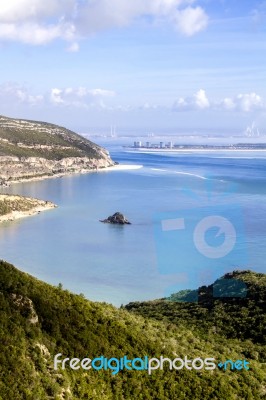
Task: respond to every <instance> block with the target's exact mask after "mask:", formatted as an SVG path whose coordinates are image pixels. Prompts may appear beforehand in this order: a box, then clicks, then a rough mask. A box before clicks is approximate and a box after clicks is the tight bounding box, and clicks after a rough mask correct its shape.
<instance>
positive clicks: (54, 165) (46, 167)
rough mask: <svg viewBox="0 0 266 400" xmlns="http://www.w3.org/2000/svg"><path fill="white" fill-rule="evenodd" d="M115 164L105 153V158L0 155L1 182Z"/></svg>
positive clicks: (94, 168) (95, 168)
mask: <svg viewBox="0 0 266 400" xmlns="http://www.w3.org/2000/svg"><path fill="white" fill-rule="evenodd" d="M112 165H114V163H113V161H112V160H111V159H110V157H108V156H107V155H105V157H103V158H99V159H98V158H97V159H96V158H89V157H66V158H62V159H61V160H48V159H45V158H41V157H28V158H27V157H21V158H18V157H6V156H3V157H0V183H1V181H2V183H7V182H8V181H16V180H20V179H31V178H38V177H42V176H43V177H45V176H53V175H57V174H62V175H64V174H68V173H79V172H86V171H89V170H97V169H99V168H106V167H110V166H112Z"/></svg>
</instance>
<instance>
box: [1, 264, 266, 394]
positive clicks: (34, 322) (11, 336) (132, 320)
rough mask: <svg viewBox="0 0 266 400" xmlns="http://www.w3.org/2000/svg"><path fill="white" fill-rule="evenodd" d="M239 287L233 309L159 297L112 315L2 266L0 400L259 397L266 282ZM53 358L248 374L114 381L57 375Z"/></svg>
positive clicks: (251, 278) (141, 375) (175, 374)
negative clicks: (181, 362) (244, 363)
mask: <svg viewBox="0 0 266 400" xmlns="http://www.w3.org/2000/svg"><path fill="white" fill-rule="evenodd" d="M238 279H240V280H241V279H242V280H244V281H245V282H246V284H247V285H248V287H249V292H248V296H247V298H245V299H240V298H239V299H238V300H236V303H237V304H235V307H234V301H233V299H231V300H230V302H229V303H230V307H232V309H231V310H228V304H229V303H227V302H225V300H224V299H218V300H215V301H213V300H212V299H211V298H210V299H209V300H206V302H204V303H200V302H199V304H195V303H194V304H190V308H189V305H186V306H185V303H184V304H183V303H180V302H178V303H177V302H171V301H168V300H165V299H162V300H158V301H154V302H146V303H134V306H133V303H131V304H130V305H129V306H126V308H125V307H121V308H120V309H117V308H115V307H113V306H111V305H108V304H106V303H96V302H92V301H89V300H86V299H85V298H84V296H83V295H81V294H80V295H74V294H72V293H70V292H69V291H67V290H64V289H63V287H62V285H58V287H54V286H51V285H48V284H46V283H43V282H41V281H39V280H37V279H35V278H33V277H32V276H30V275H28V274H26V273H23V272H20V271H19V270H17V269H16V268H15V267H14V266H12V265H11V264H8V263H6V262H4V261H1V262H0V318H1V325H0V398H1V399H16V400H20V399H27V400H38V399H58V400H59V399H103V400H105V399H110V400H111V399H121V400H122V399H130V400H132V399H142V400H144V399H145V400H149V399H159V400H161V399H162V400H169V399H173V400H174V399H180V400H182V399H196V400H202V399H206V400H208V399H209V400H215V399H217V400H218V399H219V400H220V399H226V400H235V399H247V400H252V399H255V400H256V399H265V395H266V388H265V370H264V364H263V363H265V356H264V348H265V342H264V340H265V337H264V333H265V332H264V327H265V325H264V326H263V324H264V316H263V312H262V309H263V304H264V303H265V289H266V285H265V275H263V274H256V273H254V272H244V273H241V272H239V273H238ZM242 302H243V303H242ZM252 304H253V311H252ZM144 306H145V307H146V308H145V307H144ZM186 307H187V308H186ZM251 311H252V316H251V315H250V313H251ZM251 318H252V320H251ZM200 321H201V323H202V324H203V327H202V326H201V324H200ZM237 321H238V322H239V323H240V324H241V326H240V327H239V329H238V330H237V323H236V322H237ZM251 323H252V325H251ZM253 324H255V325H253ZM245 325H246V326H247V329H246V331H245V332H243V333H241V332H242V326H245ZM222 326H224V330H223V329H222ZM248 327H249V329H248ZM255 330H256V332H255ZM248 331H249V332H248ZM58 353H62V357H77V358H80V359H83V358H85V357H89V358H93V357H99V356H101V355H103V356H105V357H117V358H119V357H123V356H124V355H127V356H128V358H133V357H144V356H146V355H147V356H149V357H160V356H161V355H163V356H164V357H169V358H171V359H173V358H175V357H185V356H186V355H187V356H188V357H190V358H194V357H202V358H205V357H215V358H216V359H217V360H221V361H223V360H226V359H233V360H238V359H242V360H243V359H247V360H248V361H249V362H250V369H249V370H247V371H245V370H242V371H237V370H234V371H230V370H227V371H224V370H222V369H221V370H220V369H215V370H213V371H205V370H202V371H190V370H187V369H182V370H179V371H175V370H173V371H169V370H168V369H167V368H164V369H163V370H156V371H153V372H152V374H151V375H148V373H147V371H127V370H124V371H120V372H119V373H118V374H116V375H113V374H112V373H111V371H110V370H107V371H104V370H101V371H93V370H89V371H84V370H75V371H74V370H72V369H70V368H66V369H64V370H62V369H59V370H55V369H54V367H53V359H54V356H55V355H56V354H58Z"/></svg>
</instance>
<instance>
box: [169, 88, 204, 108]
mask: <svg viewBox="0 0 266 400" xmlns="http://www.w3.org/2000/svg"><path fill="white" fill-rule="evenodd" d="M209 107H210V101H209V99H208V97H207V95H206V93H205V90H203V89H200V90H198V92H197V93H195V94H194V95H193V96H192V97H187V98H184V97H179V98H178V99H177V100H176V101H175V103H174V105H173V110H174V111H186V110H187V111H189V110H204V109H207V108H209Z"/></svg>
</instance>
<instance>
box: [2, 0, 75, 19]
mask: <svg viewBox="0 0 266 400" xmlns="http://www.w3.org/2000/svg"><path fill="white" fill-rule="evenodd" d="M75 5H76V1H75V0H45V1H43V0H8V1H5V0H2V1H1V2H0V22H1V23H11V22H23V21H27V20H34V19H38V20H43V19H45V18H47V17H55V16H58V15H61V16H62V15H68V14H71V13H72V12H73V10H74V8H75Z"/></svg>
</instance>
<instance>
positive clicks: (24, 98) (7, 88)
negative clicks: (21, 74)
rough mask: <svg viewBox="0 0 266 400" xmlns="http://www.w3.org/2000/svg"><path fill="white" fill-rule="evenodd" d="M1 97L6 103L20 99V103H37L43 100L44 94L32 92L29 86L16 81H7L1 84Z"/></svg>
mask: <svg viewBox="0 0 266 400" xmlns="http://www.w3.org/2000/svg"><path fill="white" fill-rule="evenodd" d="M0 98H3V99H4V101H5V102H6V103H8V102H14V101H18V102H19V103H24V104H29V105H36V104H40V103H41V102H42V101H43V99H44V96H43V95H41V94H38V95H33V94H30V93H29V91H28V89H27V88H25V87H23V86H20V85H18V84H16V83H5V84H2V85H0Z"/></svg>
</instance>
